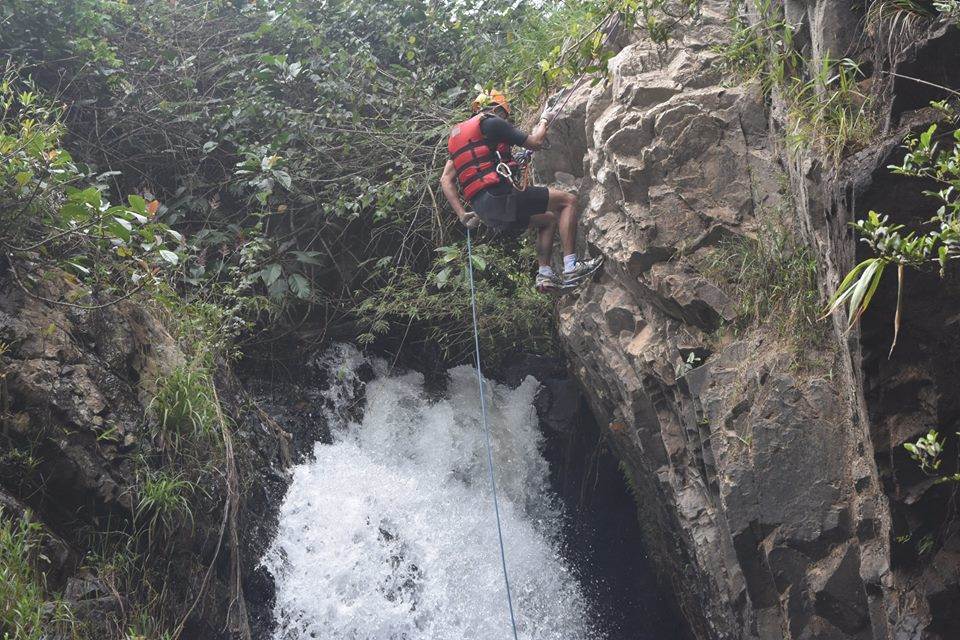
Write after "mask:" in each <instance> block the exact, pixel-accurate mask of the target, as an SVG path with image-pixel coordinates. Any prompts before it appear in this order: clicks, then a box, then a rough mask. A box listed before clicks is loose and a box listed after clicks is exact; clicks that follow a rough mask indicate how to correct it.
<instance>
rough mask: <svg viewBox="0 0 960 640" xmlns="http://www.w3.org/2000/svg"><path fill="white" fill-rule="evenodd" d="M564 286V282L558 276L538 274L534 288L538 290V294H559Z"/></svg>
mask: <svg viewBox="0 0 960 640" xmlns="http://www.w3.org/2000/svg"><path fill="white" fill-rule="evenodd" d="M562 286H563V280H561V279H560V278H559V277H558V276H557V275H556V274H551V275H549V276H545V275H543V274H542V273H538V274H537V279H536V284H535V285H534V288H535V289H536V290H537V293H548V294H549V293H557V292H558V291H559V290H560V287H562Z"/></svg>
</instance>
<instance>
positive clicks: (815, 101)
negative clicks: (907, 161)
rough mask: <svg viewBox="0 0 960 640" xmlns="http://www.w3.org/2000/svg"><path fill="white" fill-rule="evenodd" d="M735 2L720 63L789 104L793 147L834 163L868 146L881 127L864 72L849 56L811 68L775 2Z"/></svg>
mask: <svg viewBox="0 0 960 640" xmlns="http://www.w3.org/2000/svg"><path fill="white" fill-rule="evenodd" d="M752 2H753V7H752V9H753V10H752V12H751V13H750V15H749V16H748V13H747V11H746V6H745V2H743V1H737V2H734V3H733V4H732V5H731V25H732V35H731V38H730V41H729V42H727V43H725V44H723V45H722V46H719V47H717V48H716V50H717V51H718V53H720V57H721V64H722V65H723V66H724V68H725V69H726V70H727V72H728V73H730V74H731V75H733V76H734V77H736V78H738V79H740V80H746V81H749V80H757V81H759V82H760V83H761V86H762V87H763V90H764V91H765V92H766V93H768V94H772V93H776V94H777V95H779V96H780V97H781V98H782V99H783V102H784V104H785V106H786V114H785V116H786V118H785V120H786V122H785V125H786V132H785V135H786V139H787V142H788V143H789V144H790V145H791V147H792V148H793V149H795V150H796V149H812V150H814V151H817V152H820V153H823V154H825V155H827V156H828V157H829V158H830V159H831V160H832V161H833V162H834V163H836V162H838V161H839V159H840V158H841V156H843V155H844V154H845V153H848V152H850V151H851V150H855V149H857V148H861V147H863V146H865V145H866V144H867V143H869V141H870V140H871V139H872V137H873V135H874V133H875V130H876V121H875V120H876V119H875V116H874V115H873V113H872V111H871V105H872V99H871V98H870V97H869V96H867V95H865V94H864V93H862V92H861V91H860V89H859V87H858V85H857V81H858V80H859V79H860V78H862V77H863V76H864V74H863V72H862V71H861V70H860V67H859V65H858V64H857V63H856V62H855V61H853V60H851V59H849V58H844V59H841V60H835V59H831V58H824V59H822V60H820V61H818V62H817V63H816V66H813V67H810V66H808V65H807V64H806V62H805V61H804V58H803V56H802V55H801V54H800V52H799V51H798V50H797V47H796V45H795V43H794V32H795V27H794V26H793V25H791V24H790V23H789V22H787V21H786V19H785V18H784V17H783V15H782V9H781V7H780V6H779V5H776V4H774V3H773V2H771V0H752Z"/></svg>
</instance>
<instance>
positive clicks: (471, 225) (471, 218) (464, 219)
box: [460, 211, 480, 229]
mask: <svg viewBox="0 0 960 640" xmlns="http://www.w3.org/2000/svg"><path fill="white" fill-rule="evenodd" d="M460 224H462V225H463V226H465V227H466V228H467V229H476V228H477V227H479V226H480V216H478V215H477V214H475V213H474V212H473V211H464V212H463V214H462V215H461V216H460Z"/></svg>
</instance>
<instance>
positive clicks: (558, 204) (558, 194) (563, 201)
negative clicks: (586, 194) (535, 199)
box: [549, 188, 577, 209]
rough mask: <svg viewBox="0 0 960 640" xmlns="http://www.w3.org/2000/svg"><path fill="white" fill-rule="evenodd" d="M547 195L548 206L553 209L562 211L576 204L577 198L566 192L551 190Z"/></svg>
mask: <svg viewBox="0 0 960 640" xmlns="http://www.w3.org/2000/svg"><path fill="white" fill-rule="evenodd" d="M549 193H550V205H551V208H553V209H564V208H566V207H573V206H575V205H576V204H577V196H575V195H574V194H572V193H569V192H567V191H561V190H560V189H553V188H551V189H550V191H549Z"/></svg>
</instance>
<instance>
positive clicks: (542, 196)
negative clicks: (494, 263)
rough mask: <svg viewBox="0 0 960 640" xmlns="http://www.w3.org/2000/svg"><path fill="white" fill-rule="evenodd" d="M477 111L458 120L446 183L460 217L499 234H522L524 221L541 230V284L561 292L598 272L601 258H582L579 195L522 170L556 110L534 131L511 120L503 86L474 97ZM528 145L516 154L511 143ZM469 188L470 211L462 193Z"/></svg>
mask: <svg viewBox="0 0 960 640" xmlns="http://www.w3.org/2000/svg"><path fill="white" fill-rule="evenodd" d="M473 113H474V115H473V117H471V118H469V119H468V120H465V121H463V122H461V123H460V124H458V125H456V126H454V127H453V129H452V130H451V132H450V139H449V140H448V142H447V150H448V151H449V152H450V158H449V159H448V160H447V163H446V165H445V166H444V168H443V175H442V176H441V177H440V187H441V189H442V190H443V195H445V196H446V198H447V201H448V202H449V203H450V206H451V207H453V210H454V212H456V214H457V217H458V218H459V219H460V222H461V223H462V224H463V225H464V226H465V227H467V228H468V229H476V228H477V227H478V226H479V225H480V222H483V223H484V225H486V226H487V227H489V228H491V229H493V230H494V231H496V232H497V233H498V234H500V235H504V236H516V235H519V234H521V233H523V232H524V231H525V230H526V229H531V230H534V231H535V232H536V234H537V262H538V263H539V269H538V271H537V278H536V289H537V291H539V292H540V293H560V292H563V291H567V290H570V289H572V288H575V287H576V286H578V285H579V284H581V283H582V282H585V281H586V280H587V278H588V277H589V276H590V275H591V274H593V273H594V272H595V271H596V270H597V269H598V268H599V267H600V263H601V259H600V258H594V259H590V260H580V259H578V258H577V253H576V241H577V211H576V204H577V199H576V196H574V195H573V194H570V193H567V192H566V191H561V190H559V189H552V188H549V187H537V186H528V185H527V184H526V179H525V177H521V162H529V159H530V155H529V154H530V152H533V151H537V150H539V149H542V148H544V146H545V143H546V139H547V129H549V127H550V123H551V121H552V119H553V117H555V113H554V112H552V111H550V110H549V109H548V110H546V111H544V113H543V115H542V116H541V117H540V121H539V122H538V123H537V125H536V126H535V127H534V128H533V131H532V132H531V133H530V134H529V135H528V134H526V133H524V132H522V131H520V130H519V129H517V128H516V127H514V126H513V124H511V122H510V103H509V102H508V101H507V98H506V96H504V95H503V94H502V93H501V92H499V91H491V92H489V93H486V92H483V93H481V94H480V95H479V96H477V98H476V100H475V101H474V102H473ZM513 146H518V147H523V148H524V149H527V150H528V151H526V152H524V155H522V156H520V155H519V154H518V156H519V157H514V155H513V153H512V147H513ZM461 194H462V195H463V197H464V199H466V200H467V201H468V202H469V204H470V207H471V208H472V209H473V210H472V211H468V210H467V209H466V208H465V207H464V206H463V204H462V203H461V201H460V197H459V196H460V195H461ZM558 229H559V231H560V243H561V245H562V247H563V253H564V255H563V276H562V277H561V276H558V275H557V274H556V273H555V272H554V270H553V267H552V266H551V254H552V251H553V238H554V235H555V234H556V232H557V230H558Z"/></svg>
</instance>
